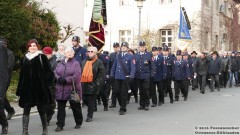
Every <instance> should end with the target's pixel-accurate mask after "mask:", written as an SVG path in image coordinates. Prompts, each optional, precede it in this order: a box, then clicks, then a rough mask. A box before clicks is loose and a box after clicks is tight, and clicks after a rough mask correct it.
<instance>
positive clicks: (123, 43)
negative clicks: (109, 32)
mask: <svg viewBox="0 0 240 135" xmlns="http://www.w3.org/2000/svg"><path fill="white" fill-rule="evenodd" d="M122 46H126V47H127V48H128V46H129V45H128V42H122V44H121V47H122Z"/></svg>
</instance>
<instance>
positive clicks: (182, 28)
mask: <svg viewBox="0 0 240 135" xmlns="http://www.w3.org/2000/svg"><path fill="white" fill-rule="evenodd" d="M186 14H187V13H186ZM178 38H179V39H180V40H181V39H183V40H189V41H191V40H192V38H191V35H190V32H189V28H188V25H187V21H186V18H185V16H184V14H183V11H182V8H180V23H179V33H178Z"/></svg>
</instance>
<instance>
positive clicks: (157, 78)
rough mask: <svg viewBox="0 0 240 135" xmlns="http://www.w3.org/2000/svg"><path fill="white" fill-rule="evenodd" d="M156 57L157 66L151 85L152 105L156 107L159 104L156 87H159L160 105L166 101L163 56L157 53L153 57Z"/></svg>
mask: <svg viewBox="0 0 240 135" xmlns="http://www.w3.org/2000/svg"><path fill="white" fill-rule="evenodd" d="M153 59H154V66H155V75H154V77H153V78H151V83H150V84H151V86H150V95H151V98H152V103H153V105H152V107H155V106H156V105H157V93H156V87H157V88H158V94H159V95H158V98H159V102H158V105H159V106H160V105H161V104H163V103H164V93H163V89H164V84H163V61H164V59H163V56H162V55H157V56H154V57H153Z"/></svg>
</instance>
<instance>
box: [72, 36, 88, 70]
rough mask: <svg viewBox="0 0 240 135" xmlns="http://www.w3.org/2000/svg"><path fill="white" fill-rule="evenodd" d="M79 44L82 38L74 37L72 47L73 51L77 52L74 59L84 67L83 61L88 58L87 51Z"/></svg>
mask: <svg viewBox="0 0 240 135" xmlns="http://www.w3.org/2000/svg"><path fill="white" fill-rule="evenodd" d="M79 44H80V38H79V37H78V36H73V38H72V45H73V50H74V51H75V54H74V58H75V59H76V60H77V61H78V62H79V63H80V65H81V67H82V61H83V60H85V59H86V58H87V49H86V48H84V47H81V46H80V45H79Z"/></svg>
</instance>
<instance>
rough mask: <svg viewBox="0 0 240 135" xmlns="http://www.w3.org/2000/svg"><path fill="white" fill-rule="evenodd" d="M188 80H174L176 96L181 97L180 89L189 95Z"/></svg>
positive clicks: (185, 95)
mask: <svg viewBox="0 0 240 135" xmlns="http://www.w3.org/2000/svg"><path fill="white" fill-rule="evenodd" d="M188 87H189V83H188V80H175V81H174V90H175V98H176V99H178V98H179V94H180V90H181V93H182V94H183V96H184V97H185V98H187V96H188Z"/></svg>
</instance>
